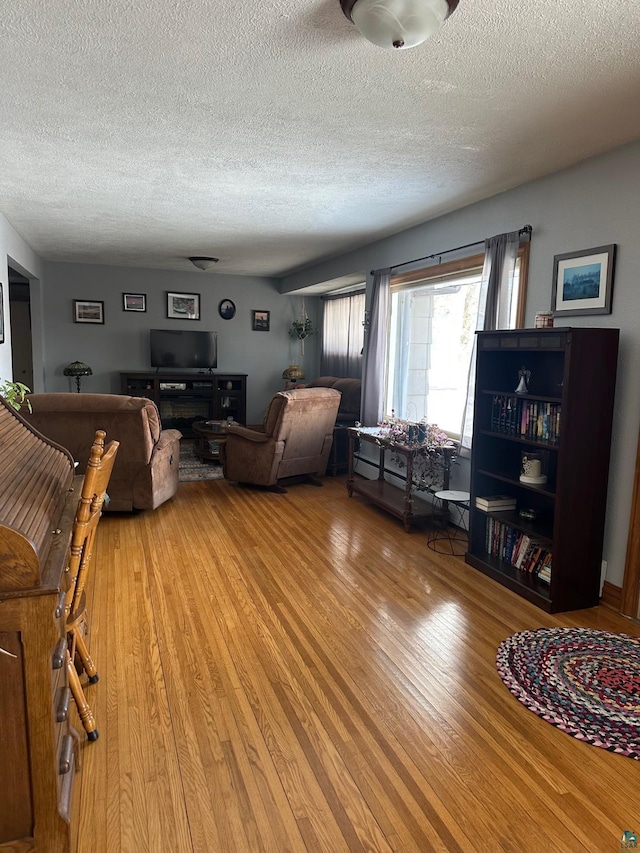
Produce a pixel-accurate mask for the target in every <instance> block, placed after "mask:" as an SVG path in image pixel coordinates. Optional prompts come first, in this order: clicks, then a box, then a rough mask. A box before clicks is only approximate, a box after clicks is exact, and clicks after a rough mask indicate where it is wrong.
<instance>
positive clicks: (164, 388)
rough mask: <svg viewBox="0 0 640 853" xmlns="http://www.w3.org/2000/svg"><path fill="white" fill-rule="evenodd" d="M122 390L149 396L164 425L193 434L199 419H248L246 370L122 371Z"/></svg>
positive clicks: (238, 420) (133, 394)
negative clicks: (228, 371)
mask: <svg viewBox="0 0 640 853" xmlns="http://www.w3.org/2000/svg"><path fill="white" fill-rule="evenodd" d="M120 389H121V393H122V394H129V395H130V396H132V397H149V399H150V400H153V401H154V403H155V404H156V406H157V407H158V410H159V412H160V419H161V420H162V428H163V429H179V430H180V431H181V432H182V433H183V435H185V436H187V437H190V436H191V437H192V436H193V429H192V427H193V424H194V423H195V422H196V421H209V420H214V421H225V420H227V419H228V418H233V420H234V421H237V422H238V423H240V424H246V422H247V374H246V373H216V372H214V373H178V372H175V371H174V372H171V373H168V372H166V371H148V372H147V371H133V372H130V373H121V374H120Z"/></svg>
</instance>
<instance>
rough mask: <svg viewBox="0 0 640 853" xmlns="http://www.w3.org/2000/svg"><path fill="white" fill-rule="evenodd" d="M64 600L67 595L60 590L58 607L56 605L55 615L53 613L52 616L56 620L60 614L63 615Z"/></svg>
mask: <svg viewBox="0 0 640 853" xmlns="http://www.w3.org/2000/svg"><path fill="white" fill-rule="evenodd" d="M66 598H67V593H66V592H65V591H64V590H63V589H61V590H60V594H59V595H58V605H57V607H56V609H55V613H54V616H55V617H56V619H59V618H60V617H61V616H62V614H63V613H64V605H65V601H66Z"/></svg>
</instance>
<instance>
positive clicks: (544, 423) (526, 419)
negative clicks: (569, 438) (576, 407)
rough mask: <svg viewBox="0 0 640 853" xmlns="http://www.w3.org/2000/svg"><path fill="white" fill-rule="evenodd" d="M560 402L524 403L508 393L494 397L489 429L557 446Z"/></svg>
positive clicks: (533, 401) (524, 401) (525, 401)
mask: <svg viewBox="0 0 640 853" xmlns="http://www.w3.org/2000/svg"><path fill="white" fill-rule="evenodd" d="M561 408H562V407H561V405H560V403H545V402H543V401H542V400H540V401H538V400H523V399H521V398H519V397H516V396H513V395H511V394H494V395H493V398H492V403H491V429H492V431H493V432H502V433H506V434H507V435H520V436H523V437H524V438H531V439H535V440H537V441H548V442H550V443H551V444H556V443H557V442H558V441H559V439H560V410H561Z"/></svg>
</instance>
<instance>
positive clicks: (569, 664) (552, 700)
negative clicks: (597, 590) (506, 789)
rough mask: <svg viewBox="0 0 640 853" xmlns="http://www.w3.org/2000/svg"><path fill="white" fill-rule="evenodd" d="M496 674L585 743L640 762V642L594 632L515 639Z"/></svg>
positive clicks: (542, 632)
mask: <svg viewBox="0 0 640 853" xmlns="http://www.w3.org/2000/svg"><path fill="white" fill-rule="evenodd" d="M496 666H497V669H498V674H499V675H500V678H501V679H502V680H503V681H504V683H505V685H506V686H507V687H508V688H509V690H510V691H511V692H512V693H513V695H514V696H515V697H516V698H517V699H518V700H519V701H520V702H522V704H523V705H526V707H527V708H529V710H531V711H533V712H534V714H537V715H538V716H539V717H542V719H543V720H546V721H547V722H548V723H551V725H553V726H556V727H557V728H559V729H561V730H562V731H563V732H566V733H567V734H569V735H571V736H572V737H574V738H577V739H578V740H582V741H585V742H586V743H590V744H592V745H593V746H598V747H600V748H601V749H607V750H609V751H610V752H615V753H618V754H619V755H625V756H628V757H629V758H635V759H636V760H640V638H639V637H631V636H628V635H627V634H613V633H610V632H608V631H597V630H592V629H589V628H539V629H537V630H535V631H521V632H519V633H517V634H513V636H511V637H508V638H507V639H506V640H503V642H502V643H501V644H500V646H499V647H498V653H497V656H496Z"/></svg>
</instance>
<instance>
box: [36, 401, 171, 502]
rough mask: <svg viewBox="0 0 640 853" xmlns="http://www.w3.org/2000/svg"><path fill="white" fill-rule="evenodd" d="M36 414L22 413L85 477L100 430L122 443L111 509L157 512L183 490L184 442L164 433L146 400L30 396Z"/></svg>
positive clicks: (112, 484)
mask: <svg viewBox="0 0 640 853" xmlns="http://www.w3.org/2000/svg"><path fill="white" fill-rule="evenodd" d="M28 400H29V401H30V403H31V409H32V411H31V412H29V411H27V408H26V406H23V407H22V409H21V411H20V414H21V415H22V416H23V417H24V418H25V419H26V420H27V421H29V423H30V424H32V425H33V426H34V427H35V428H36V429H37V430H39V431H40V432H41V433H42V434H43V435H46V436H47V438H50V439H51V440H52V441H55V442H57V443H58V444H61V445H62V446H63V447H66V448H67V450H68V451H69V452H70V453H71V455H72V456H73V458H74V459H75V460H76V461H77V462H78V470H77V473H78V474H84V472H85V468H86V465H87V462H88V460H89V455H90V453H91V446H92V444H93V440H94V436H95V434H96V430H98V429H103V430H104V431H105V432H106V433H107V435H108V436H109V438H110V439H115V440H116V441H119V442H120V449H119V451H118V457H117V459H116V461H115V465H114V468H113V472H112V474H111V479H110V481H109V489H108V495H109V502H108V504H105V506H104V509H105V510H111V511H117V512H129V511H131V510H133V509H155V508H156V507H158V506H160V504H162V503H164V502H165V501H166V500H168V499H169V498H171V497H173V495H175V493H176V491H177V490H178V463H179V460H180V438H181V437H182V433H180V432H179V431H178V430H177V429H165V430H163V429H162V426H161V424H160V416H159V414H158V409H157V407H156V404H155V403H154V402H153V400H149V399H147V398H146V397H128V396H127V395H124V394H68V393H50V394H29V395H28Z"/></svg>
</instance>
